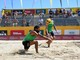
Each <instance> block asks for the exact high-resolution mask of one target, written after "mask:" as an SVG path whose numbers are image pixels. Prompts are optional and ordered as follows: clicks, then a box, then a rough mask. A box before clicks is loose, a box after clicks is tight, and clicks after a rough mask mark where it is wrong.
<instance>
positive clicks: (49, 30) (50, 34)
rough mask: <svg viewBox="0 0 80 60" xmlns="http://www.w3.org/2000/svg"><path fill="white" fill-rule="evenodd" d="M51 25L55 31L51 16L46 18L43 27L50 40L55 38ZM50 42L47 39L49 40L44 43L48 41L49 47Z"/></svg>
mask: <svg viewBox="0 0 80 60" xmlns="http://www.w3.org/2000/svg"><path fill="white" fill-rule="evenodd" d="M53 27H54V29H55V31H56V32H57V30H56V27H55V25H54V22H53V20H51V18H48V19H47V20H46V29H45V32H46V36H47V37H50V38H51V39H52V40H54V39H55V36H54V33H53ZM57 33H58V32H57ZM51 42H52V41H49V40H48V41H47V42H46V43H48V47H50V44H51Z"/></svg>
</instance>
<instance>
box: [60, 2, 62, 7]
mask: <svg viewBox="0 0 80 60" xmlns="http://www.w3.org/2000/svg"><path fill="white" fill-rule="evenodd" d="M60 5H61V8H62V0H60Z"/></svg>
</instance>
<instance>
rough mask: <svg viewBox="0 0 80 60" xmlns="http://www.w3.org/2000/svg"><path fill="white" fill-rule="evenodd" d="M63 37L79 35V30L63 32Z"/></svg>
mask: <svg viewBox="0 0 80 60" xmlns="http://www.w3.org/2000/svg"><path fill="white" fill-rule="evenodd" d="M64 35H80V34H79V30H64Z"/></svg>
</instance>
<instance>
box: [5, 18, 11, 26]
mask: <svg viewBox="0 0 80 60" xmlns="http://www.w3.org/2000/svg"><path fill="white" fill-rule="evenodd" d="M10 24H11V21H10V19H9V18H8V17H6V19H5V26H10Z"/></svg>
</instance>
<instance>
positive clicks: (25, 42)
mask: <svg viewBox="0 0 80 60" xmlns="http://www.w3.org/2000/svg"><path fill="white" fill-rule="evenodd" d="M22 44H23V46H24V49H25V50H26V49H27V50H28V49H29V47H30V41H23V42H22Z"/></svg>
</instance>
